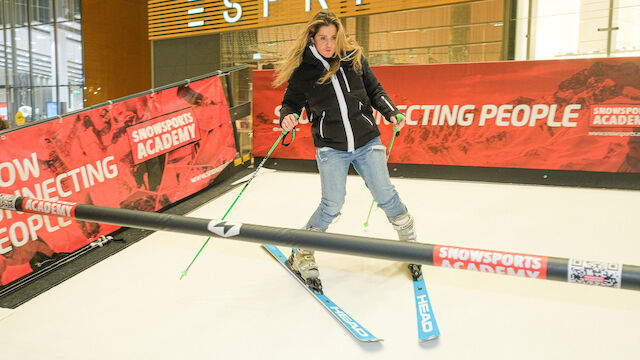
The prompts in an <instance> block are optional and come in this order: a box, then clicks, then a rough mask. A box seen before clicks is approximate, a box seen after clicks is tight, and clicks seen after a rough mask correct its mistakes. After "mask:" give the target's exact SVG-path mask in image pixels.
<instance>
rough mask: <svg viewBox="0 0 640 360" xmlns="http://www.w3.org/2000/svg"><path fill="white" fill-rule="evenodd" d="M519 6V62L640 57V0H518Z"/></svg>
mask: <svg viewBox="0 0 640 360" xmlns="http://www.w3.org/2000/svg"><path fill="white" fill-rule="evenodd" d="M517 6H518V8H517V11H518V15H517V20H516V21H517V23H518V24H517V32H516V59H517V60H527V59H530V60H543V59H568V58H589V57H606V56H638V55H640V32H639V31H638V22H637V19H638V16H640V1H638V0H616V1H610V0H590V1H579V0H568V1H556V0H519V1H518V2H517ZM558 29H562V30H561V31H559V30H558Z"/></svg>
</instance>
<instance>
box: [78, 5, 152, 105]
mask: <svg viewBox="0 0 640 360" xmlns="http://www.w3.org/2000/svg"><path fill="white" fill-rule="evenodd" d="M82 38H83V39H82V46H83V55H84V72H85V86H86V89H85V100H86V101H85V105H86V106H91V105H95V104H99V103H102V102H105V101H108V100H113V99H117V98H120V97H123V96H127V95H130V94H134V93H138V92H141V91H145V90H149V89H150V88H151V43H150V41H149V39H148V37H147V4H146V3H145V2H143V1H138V0H109V1H104V0H82ZM98 89H100V90H98Z"/></svg>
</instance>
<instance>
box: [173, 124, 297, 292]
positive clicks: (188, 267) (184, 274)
mask: <svg viewBox="0 0 640 360" xmlns="http://www.w3.org/2000/svg"><path fill="white" fill-rule="evenodd" d="M293 116H295V118H296V120H298V117H299V116H298V114H293ZM289 133H291V141H290V142H289V143H287V144H285V143H284V139H285V138H286V137H287V135H288V134H289ZM295 138H296V129H295V128H293V129H292V130H291V131H285V130H284V129H282V133H281V134H280V136H279V137H278V139H277V140H276V142H274V143H273V146H271V149H270V150H269V152H268V153H267V155H266V156H265V157H264V159H262V161H261V162H260V165H258V167H257V168H256V170H255V171H254V172H253V174H251V177H250V178H249V180H248V181H247V182H246V183H245V184H244V186H243V187H242V190H240V194H238V196H237V197H236V199H235V200H233V203H232V204H231V206H230V207H229V209H227V212H225V213H224V216H223V217H222V219H220V221H222V220H224V219H225V218H226V217H227V215H229V212H230V211H231V209H232V208H233V206H234V205H235V204H236V202H238V199H240V196H242V193H244V190H245V189H246V188H247V186H249V184H250V183H251V180H253V178H255V177H256V175H257V174H258V171H260V169H261V168H262V165H264V163H265V162H266V161H267V159H268V158H269V156H270V155H271V153H272V152H273V150H274V149H275V148H276V146H278V143H279V142H280V140H282V145H284V146H289V145H291V143H292V142H293V140H294V139H295ZM209 240H211V237H208V238H207V240H206V241H205V242H204V244H202V247H200V250H198V253H197V254H196V256H194V258H193V260H191V262H190V263H189V266H187V268H186V269H184V271H183V272H182V275H180V280H182V278H184V277H185V276H187V272H189V269H190V268H191V265H193V263H194V262H195V261H196V259H197V258H198V256H200V253H201V252H202V250H203V249H204V247H205V246H207V244H208V243H209Z"/></svg>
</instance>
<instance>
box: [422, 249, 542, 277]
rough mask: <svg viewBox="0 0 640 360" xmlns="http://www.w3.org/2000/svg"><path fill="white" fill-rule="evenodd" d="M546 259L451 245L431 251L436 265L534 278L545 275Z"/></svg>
mask: <svg viewBox="0 0 640 360" xmlns="http://www.w3.org/2000/svg"><path fill="white" fill-rule="evenodd" d="M547 259H548V258H547V257H546V256H536V255H525V254H515V253H507V252H501V251H487V250H478V249H469V248H459V247H452V246H436V247H435V249H434V253H433V262H434V264H435V265H438V266H442V267H452V268H456V269H466V270H474V271H480V272H489V273H495V274H504V275H515V276H522V277H529V278H536V279H545V278H546V277H547Z"/></svg>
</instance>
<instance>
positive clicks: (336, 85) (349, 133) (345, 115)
mask: <svg viewBox="0 0 640 360" xmlns="http://www.w3.org/2000/svg"><path fill="white" fill-rule="evenodd" d="M309 49H310V50H311V53H312V54H313V56H315V58H316V59H318V60H319V61H320V63H322V65H323V66H324V68H325V69H326V70H329V63H328V62H327V61H326V60H325V59H323V58H322V55H320V53H319V52H318V50H317V49H316V47H315V46H313V45H311V46H309ZM331 85H333V90H334V92H335V93H336V98H337V99H338V106H339V108H340V117H341V118H342V125H343V127H344V132H345V135H346V137H347V151H348V152H354V151H355V150H356V149H355V145H354V144H355V140H354V138H353V129H352V128H351V123H350V122H349V111H348V109H347V100H346V99H345V98H344V93H343V92H342V89H341V88H340V82H339V81H338V77H337V76H336V75H335V74H334V75H331Z"/></svg>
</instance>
